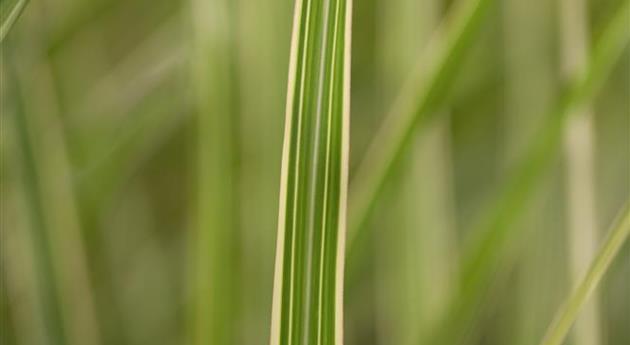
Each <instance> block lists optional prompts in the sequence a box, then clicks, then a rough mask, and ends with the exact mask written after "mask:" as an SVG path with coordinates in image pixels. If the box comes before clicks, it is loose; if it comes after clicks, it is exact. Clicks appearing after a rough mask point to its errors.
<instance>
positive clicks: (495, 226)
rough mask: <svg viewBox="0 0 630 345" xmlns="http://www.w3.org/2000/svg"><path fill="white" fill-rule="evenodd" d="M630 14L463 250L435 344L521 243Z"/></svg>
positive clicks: (448, 339)
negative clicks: (571, 123) (523, 220)
mask: <svg viewBox="0 0 630 345" xmlns="http://www.w3.org/2000/svg"><path fill="white" fill-rule="evenodd" d="M629 16H630V1H627V0H626V1H624V3H623V5H622V6H621V8H620V9H619V11H618V12H617V14H616V16H615V18H613V19H612V20H611V21H610V22H609V23H608V25H607V27H606V28H605V30H604V32H603V33H602V36H601V37H600V39H599V40H598V41H597V43H596V45H595V47H594V50H593V55H592V57H591V61H590V63H589V65H588V66H587V69H586V72H585V73H584V74H582V75H579V76H577V79H576V80H574V81H573V83H572V84H571V85H570V87H569V89H568V91H567V93H566V95H565V97H563V98H562V99H561V101H560V103H559V104H558V106H557V107H556V108H555V109H554V110H553V111H552V112H551V113H550V114H549V115H548V116H547V118H546V120H545V123H544V124H543V128H542V130H541V131H540V132H539V135H538V140H537V141H536V142H534V143H533V144H532V145H531V146H530V147H529V148H528V149H527V151H526V153H525V155H524V157H523V159H522V161H520V164H518V165H517V166H516V169H515V173H514V174H513V175H511V176H510V179H509V180H508V181H506V184H505V185H504V187H503V189H502V190H501V193H500V195H499V197H498V198H497V200H496V203H495V204H494V205H495V207H493V208H492V209H491V210H492V212H491V213H490V214H489V216H488V218H487V221H486V222H485V223H483V224H482V225H481V227H480V228H479V229H477V230H474V232H473V233H475V234H478V236H479V237H478V238H476V240H475V241H474V242H473V243H472V245H471V246H470V247H469V248H468V250H467V251H466V252H465V253H464V257H463V260H462V265H463V267H462V270H461V273H460V274H461V279H462V286H461V288H460V291H459V292H458V294H457V295H456V296H454V298H453V300H452V301H451V306H450V309H449V312H448V313H447V315H445V318H444V319H443V321H442V324H441V325H440V326H439V328H438V329H437V330H436V333H435V335H434V336H433V338H432V339H433V341H432V342H431V344H440V345H442V344H450V343H453V342H455V339H456V338H457V337H459V336H461V332H458V331H454V329H455V328H456V327H465V325H467V324H468V321H469V320H470V318H471V317H472V314H473V313H474V311H475V307H476V305H477V304H478V303H479V300H480V298H481V296H482V295H483V293H484V291H485V290H486V288H487V287H488V285H489V284H490V281H491V279H492V276H493V273H494V272H495V271H496V270H497V269H498V266H499V265H500V263H502V262H503V261H504V260H500V259H501V258H502V257H504V256H505V255H508V254H509V253H508V249H510V248H512V247H513V246H514V245H516V244H517V243H518V240H519V239H520V237H519V236H518V235H519V234H518V233H517V232H514V231H513V230H514V229H517V228H515V227H514V226H513V225H514V223H515V222H516V221H517V220H518V218H519V217H520V216H521V215H522V213H523V211H524V209H525V208H526V205H527V202H528V201H529V199H530V197H531V195H532V191H533V190H534V188H533V187H534V186H535V185H536V183H537V182H538V181H539V180H540V178H541V176H542V174H543V172H544V171H545V168H546V167H547V166H548V165H549V163H550V161H552V158H553V157H554V153H555V152H556V151H557V149H558V148H559V146H560V142H561V137H562V130H563V128H564V126H565V124H566V121H567V118H568V117H569V115H570V114H571V113H572V111H573V110H574V109H576V108H579V107H581V106H582V105H583V104H585V103H586V102H589V101H590V100H591V99H592V97H593V96H594V94H595V92H596V91H597V90H598V88H599V86H600V85H601V83H603V81H604V80H605V79H606V77H607V76H608V74H609V72H610V70H611V69H612V67H613V66H614V64H615V62H616V61H617V59H618V58H619V56H620V55H621V53H622V52H623V49H624V48H625V47H626V45H627V44H628V41H629V40H630V30H628V29H627V23H628V19H629V18H628V17H629ZM460 330H461V329H460Z"/></svg>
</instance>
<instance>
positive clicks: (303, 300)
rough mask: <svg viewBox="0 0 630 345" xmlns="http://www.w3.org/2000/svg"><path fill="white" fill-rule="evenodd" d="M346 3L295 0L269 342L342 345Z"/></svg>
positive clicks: (344, 0)
mask: <svg viewBox="0 0 630 345" xmlns="http://www.w3.org/2000/svg"><path fill="white" fill-rule="evenodd" d="M351 8H352V1H351V0H297V1H296V4H295V16H294V23H293V38H292V43H291V59H290V67H289V86H288V95H287V111H286V120H285V121H286V122H285V137H284V140H285V141H284V149H283V161H282V179H281V185H280V209H279V219H278V238H277V245H276V272H275V282H274V298H273V312H272V328H271V345H280V344H282V345H296V344H304V345H305V344H308V345H318V344H337V345H340V344H342V339H343V336H342V321H343V312H342V307H343V296H342V286H343V262H344V248H345V218H346V216H345V214H346V210H345V208H346V191H347V171H348V138H349V105H350V104H349V96H350V95H349V88H350V80H349V79H350V68H349V66H350V28H351V19H350V18H351V12H352V11H351Z"/></svg>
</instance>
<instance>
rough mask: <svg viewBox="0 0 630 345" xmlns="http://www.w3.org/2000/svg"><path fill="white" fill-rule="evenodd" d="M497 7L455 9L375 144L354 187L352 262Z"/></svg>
mask: <svg viewBox="0 0 630 345" xmlns="http://www.w3.org/2000/svg"><path fill="white" fill-rule="evenodd" d="M493 3H494V0H467V1H463V0H462V1H460V2H459V3H458V4H456V5H454V6H455V7H456V8H454V9H453V12H452V13H451V14H450V15H451V16H450V17H449V18H448V19H447V21H446V24H445V25H446V33H445V36H444V39H443V40H442V39H437V40H435V41H434V42H433V43H435V44H443V45H440V46H430V47H429V49H427V51H428V52H430V53H432V54H433V53H435V55H430V56H429V57H427V58H423V59H421V62H420V63H419V65H418V68H417V69H416V71H415V72H414V74H413V77H412V78H411V79H410V80H409V81H408V82H407V84H406V85H405V87H404V88H403V91H402V93H401V94H400V96H399V97H398V99H397V101H396V103H395V104H394V107H393V108H392V109H391V111H390V114H389V116H388V118H387V119H386V120H385V121H386V122H385V123H384V126H383V127H382V128H381V130H380V131H379V133H378V135H377V136H376V137H375V139H374V141H373V142H372V145H371V147H370V149H369V150H368V152H367V154H366V155H365V159H364V161H363V162H362V163H361V166H360V167H359V170H358V171H357V173H356V177H355V178H354V180H353V181H352V189H351V190H352V192H351V194H350V202H349V206H350V210H349V214H350V219H349V224H348V242H349V248H348V250H349V254H348V255H349V256H350V258H349V260H354V257H355V256H356V255H357V254H356V253H355V252H356V251H357V249H356V247H357V246H358V244H357V243H359V242H361V240H360V238H359V234H361V232H360V228H361V227H362V226H363V224H364V222H365V221H366V219H367V217H368V214H369V212H370V210H371V208H372V207H373V204H374V201H375V200H376V198H377V197H378V195H379V193H380V192H381V190H382V188H383V185H384V182H385V180H386V179H387V178H388V176H389V175H390V174H391V172H392V170H393V168H394V165H395V164H396V162H398V161H400V158H401V156H402V155H403V152H404V151H405V148H406V147H408V146H409V144H410V142H411V139H412V137H413V135H414V131H415V129H416V128H418V127H420V125H423V124H425V123H426V122H427V121H428V120H429V117H430V115H431V114H432V113H433V112H434V111H435V110H437V109H438V108H439V107H440V106H441V105H442V103H443V102H444V100H445V98H446V97H447V94H448V92H449V91H450V89H451V86H452V85H453V82H454V80H455V77H456V76H457V73H458V71H459V70H460V67H461V65H462V60H463V58H464V56H465V53H466V51H467V50H468V48H469V46H470V44H471V42H472V39H473V38H474V36H475V34H476V33H477V32H478V31H479V28H480V26H481V22H482V19H483V17H484V14H485V13H486V10H487V9H488V7H490V5H491V4H493ZM438 37H441V36H438ZM427 66H428V67H427Z"/></svg>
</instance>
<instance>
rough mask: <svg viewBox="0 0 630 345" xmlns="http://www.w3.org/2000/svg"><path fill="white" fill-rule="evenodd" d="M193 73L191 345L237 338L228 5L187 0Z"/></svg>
mask: <svg viewBox="0 0 630 345" xmlns="http://www.w3.org/2000/svg"><path fill="white" fill-rule="evenodd" d="M191 5H192V11H193V13H192V16H193V18H192V21H193V27H194V32H193V51H194V52H193V58H192V69H193V70H192V73H193V82H194V86H195V101H196V102H197V110H198V122H197V123H198V139H197V140H198V143H197V145H198V148H197V154H198V157H197V159H198V186H197V191H196V192H197V198H198V200H197V202H198V207H197V223H196V225H197V226H196V229H195V230H196V231H195V232H194V235H193V237H192V238H193V240H192V241H191V243H190V246H191V253H192V255H193V257H192V258H191V265H190V266H191V267H192V269H193V272H192V274H191V280H192V284H191V288H192V289H193V291H191V292H192V298H193V300H192V301H191V302H192V303H191V304H190V305H191V312H192V315H191V318H192V320H193V322H192V324H191V326H192V328H193V329H192V330H191V332H192V334H191V337H192V344H195V345H205V344H214V345H231V344H235V343H237V340H236V335H237V333H236V332H237V329H236V327H235V320H237V319H238V318H237V312H238V307H237V303H236V301H237V291H236V289H237V286H238V285H237V283H236V281H235V279H236V277H237V276H238V274H239V273H238V270H239V266H238V265H237V261H236V258H237V255H238V253H237V250H236V249H237V240H238V230H237V229H238V227H237V224H236V219H237V216H236V212H237V210H236V205H235V204H236V202H235V199H234V198H235V196H236V194H237V192H236V181H235V170H234V166H235V160H236V152H235V148H234V147H235V142H236V141H235V140H236V139H235V130H236V127H235V126H236V123H235V121H236V119H237V113H236V111H235V104H236V102H235V94H234V92H233V91H234V87H233V83H234V80H235V78H234V77H233V75H232V64H231V61H233V59H232V46H231V42H232V39H231V38H232V36H231V35H232V32H231V28H232V21H231V19H232V13H233V12H232V8H231V7H230V1H227V0H194V1H192V4H191Z"/></svg>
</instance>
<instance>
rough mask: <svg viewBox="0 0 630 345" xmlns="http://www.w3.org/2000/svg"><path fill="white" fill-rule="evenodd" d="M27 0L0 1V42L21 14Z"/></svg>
mask: <svg viewBox="0 0 630 345" xmlns="http://www.w3.org/2000/svg"><path fill="white" fill-rule="evenodd" d="M27 3H28V0H3V1H2V3H0V43H1V42H2V41H4V38H5V37H6V35H7V34H8V33H9V30H11V27H12V26H13V24H15V22H16V21H17V19H18V18H19V17H20V14H22V11H23V10H24V7H26V4H27Z"/></svg>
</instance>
